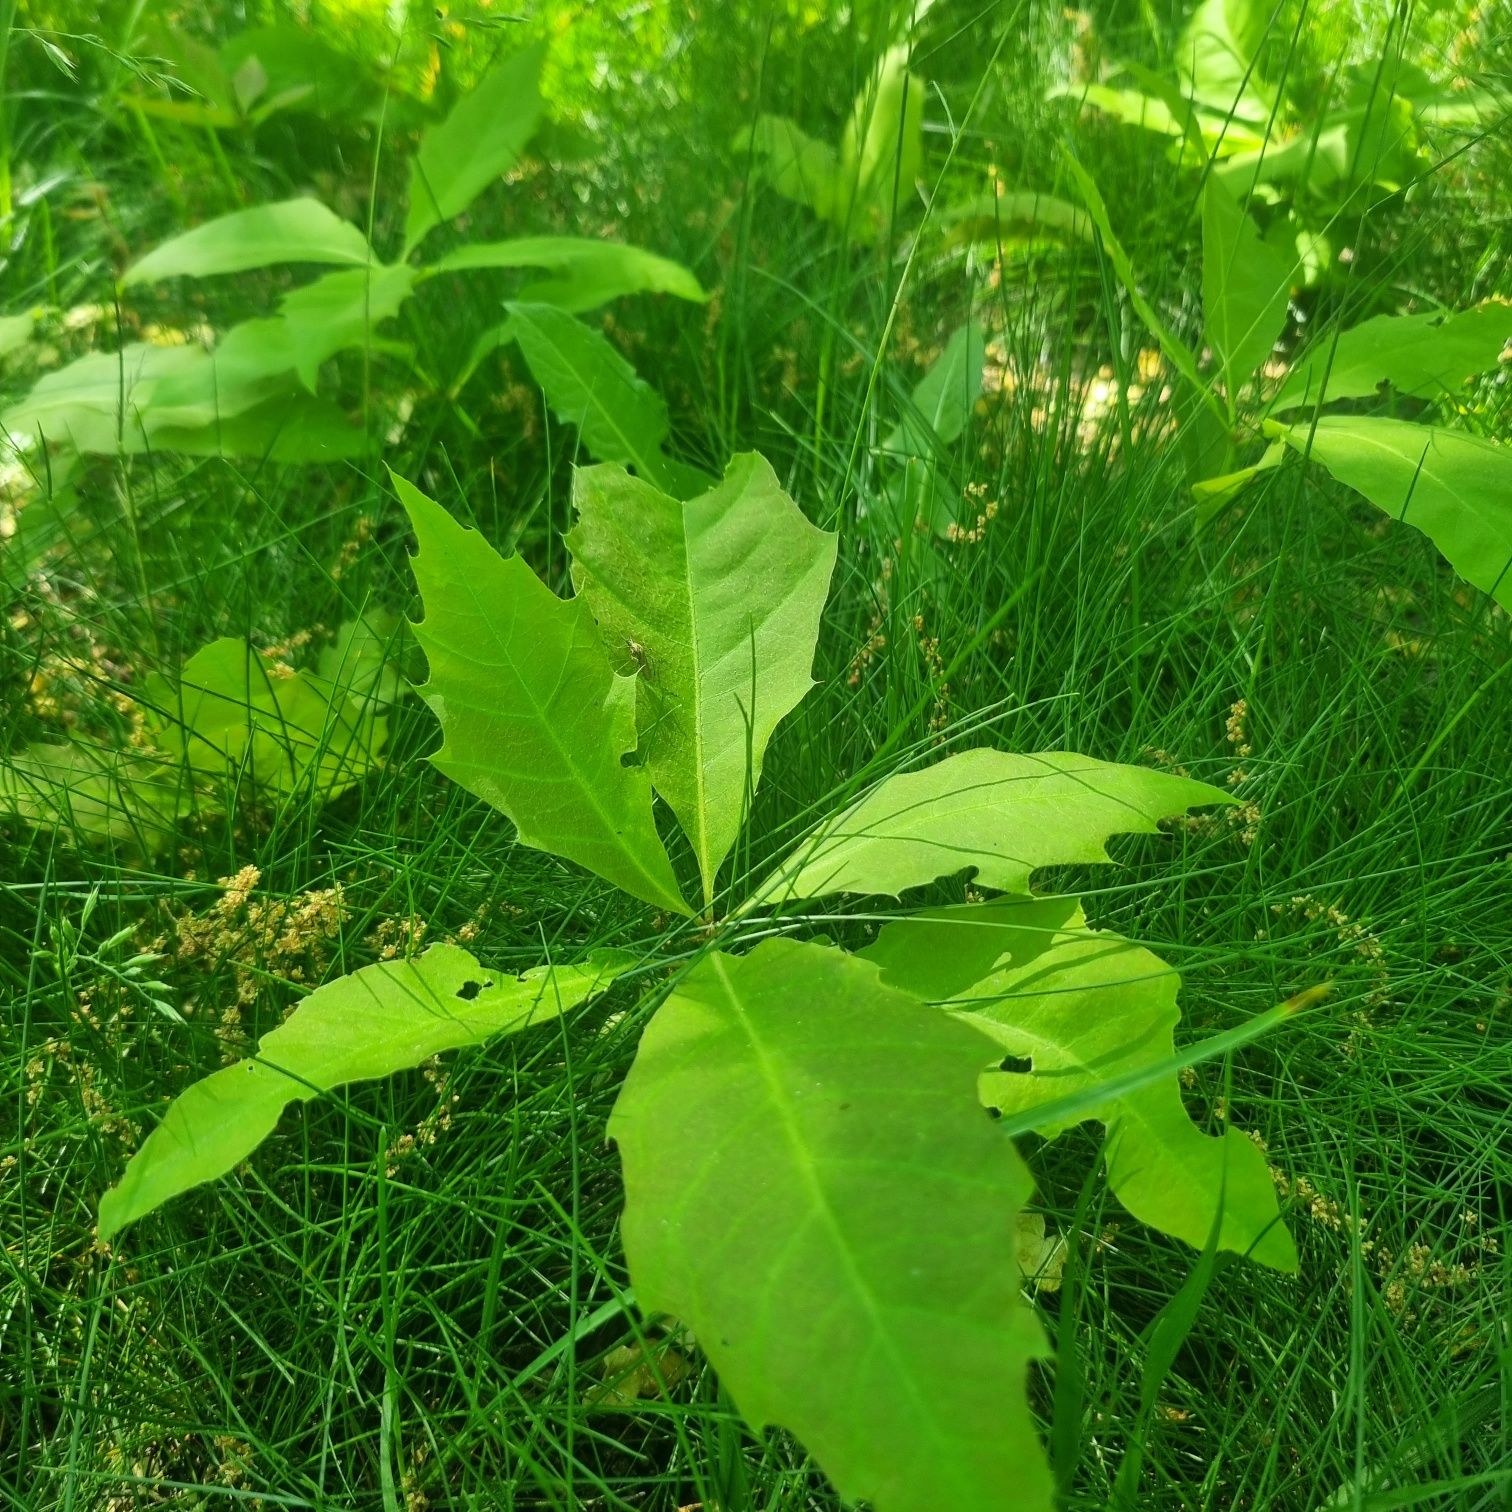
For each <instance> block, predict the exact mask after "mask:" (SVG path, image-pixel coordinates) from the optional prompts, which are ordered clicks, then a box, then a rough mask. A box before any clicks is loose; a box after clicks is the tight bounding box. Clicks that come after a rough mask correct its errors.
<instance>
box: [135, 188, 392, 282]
mask: <svg viewBox="0 0 1512 1512" xmlns="http://www.w3.org/2000/svg"><path fill="white" fill-rule="evenodd" d="M372 256H373V253H372V248H370V247H369V246H368V244H367V238H366V237H365V236H363V234H362V232H360V231H359V230H358V229H357V228H356V226H354V225H352V224H351V222H350V221H344V220H342V219H341V217H340V216H339V215H336V214H335V213H334V212H333V211H331V210H328V209H327V208H326V207H325V206H324V205H322V204H321V203H320V201H319V200H315V199H292V200H282V201H280V202H279V203H277V204H272V205H255V206H253V208H252V209H250V210H233V211H232V212H231V214H230V215H222V216H220V217H218V218H217V219H216V220H213V221H206V222H205V224H204V225H202V226H196V227H195V228H194V230H192V231H186V232H184V233H183V235H182V236H175V237H173V238H172V239H171V240H169V241H165V242H164V243H163V244H162V246H160V247H154V248H153V250H152V251H151V252H149V253H148V254H147V255H146V256H145V257H142V258H139V259H138V260H137V261H136V262H134V263H133V264H132V265H131V266H130V267H129V268H128V269H127V270H126V271H125V273H123V274H122V275H121V287H122V288H131V287H133V286H134V285H136V284H144V283H154V282H156V281H157V280H158V279H161V278H182V277H190V278H209V277H211V276H212V275H214V274H217V273H241V272H244V271H245V270H246V269H248V268H269V267H274V266H279V265H282V264H284V263H346V264H349V265H357V264H362V263H367V262H370V261H372Z"/></svg>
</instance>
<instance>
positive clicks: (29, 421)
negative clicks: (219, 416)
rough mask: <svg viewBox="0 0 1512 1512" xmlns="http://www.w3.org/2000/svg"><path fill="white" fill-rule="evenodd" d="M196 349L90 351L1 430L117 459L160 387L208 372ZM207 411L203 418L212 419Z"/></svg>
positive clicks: (12, 413) (47, 380)
mask: <svg viewBox="0 0 1512 1512" xmlns="http://www.w3.org/2000/svg"><path fill="white" fill-rule="evenodd" d="M205 361H206V358H205V352H204V350H203V349H202V348H200V347H198V346H153V345H150V344H148V343H146V342H132V343H131V344H130V345H128V346H126V347H123V348H122V349H121V350H120V351H119V352H88V353H86V354H85V355H84V356H83V357H80V358H78V359H77V360H76V361H74V362H70V363H69V364H68V365H67V366H66V367H61V368H58V369H57V370H56V371H55V372H51V373H47V374H45V375H44V376H43V377H42V378H40V379H39V380H38V381H37V383H36V384H35V386H34V387H33V388H32V391H31V392H30V393H29V394H28V395H27V396H26V397H25V398H24V399H22V400H20V401H19V402H18V403H16V404H13V405H11V406H10V407H9V408H8V409H7V410H6V411H5V412H4V413H3V414H0V426H3V427H4V429H5V430H6V431H7V432H8V433H9V434H10V435H11V436H13V437H15V438H16V439H17V440H18V442H22V443H24V442H27V441H36V440H38V439H39V438H40V439H41V440H43V441H45V442H48V443H51V444H53V445H61V444H65V443H66V444H67V445H69V446H71V447H72V448H73V449H74V450H75V451H79V452H100V453H105V454H111V455H113V454H114V453H115V452H116V451H117V450H118V449H119V448H120V446H121V445H122V444H123V443H124V445H125V446H126V448H127V449H130V448H131V447H132V445H133V444H134V441H135V439H136V438H138V437H139V436H140V434H141V419H142V416H143V415H144V414H145V413H146V412H148V411H149V410H150V408H151V406H152V402H153V398H154V396H155V394H156V393H157V392H158V390H159V389H160V388H162V387H163V386H164V385H165V384H166V383H168V382H169V381H170V380H172V379H176V378H179V377H181V376H183V375H186V374H190V373H193V374H195V375H200V374H203V372H204V371H205ZM214 414H215V410H214V409H213V408H211V409H209V410H208V411H206V412H205V413H203V414H201V415H200V416H199V417H198V418H200V419H202V420H203V419H211V418H213V417H214Z"/></svg>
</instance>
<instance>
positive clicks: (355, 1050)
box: [99, 945, 624, 1241]
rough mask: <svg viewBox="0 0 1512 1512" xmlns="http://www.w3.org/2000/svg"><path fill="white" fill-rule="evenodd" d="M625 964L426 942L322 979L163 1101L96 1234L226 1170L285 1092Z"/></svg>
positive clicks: (374, 1073) (456, 1038)
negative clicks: (247, 1042) (507, 959)
mask: <svg viewBox="0 0 1512 1512" xmlns="http://www.w3.org/2000/svg"><path fill="white" fill-rule="evenodd" d="M623 967H624V962H623V961H622V960H617V959H606V960H603V961H590V962H589V963H588V964H586V965H582V966H557V967H544V966H543V967H538V968H537V969H535V970H534V971H528V972H526V973H525V974H524V975H523V976H518V977H516V976H510V975H508V974H507V973H500V972H496V971H491V970H489V969H487V968H486V967H482V966H480V965H479V964H478V963H477V961H475V960H474V959H473V957H472V956H470V955H469V954H468V953H467V952H466V951H465V950H462V949H461V948H460V947H458V946H456V945H433V946H432V947H431V948H430V949H429V950H427V951H426V952H425V954H424V955H421V956H418V957H416V958H415V959H414V960H409V961H383V962H380V963H379V964H378V965H376V966H365V967H363V968H362V970H361V971H354V972H352V973H351V974H350V975H349V976H343V977H337V978H336V980H335V981H332V982H327V983H326V985H325V986H324V987H320V988H317V989H316V991H314V992H312V993H311V994H310V995H309V996H308V997H307V998H305V1000H304V1001H303V1002H302V1003H300V1005H299V1006H298V1007H297V1008H296V1009H295V1010H294V1011H293V1013H291V1014H290V1015H289V1016H288V1018H286V1019H285V1020H284V1021H283V1023H281V1024H280V1025H279V1026H278V1027H277V1028H276V1029H274V1030H272V1031H271V1032H270V1033H268V1034H265V1035H263V1037H262V1039H261V1040H260V1041H259V1042H258V1047H257V1054H256V1055H255V1056H254V1057H250V1058H248V1059H247V1060H243V1061H238V1062H237V1063H236V1064H235V1065H233V1066H226V1067H225V1068H224V1069H222V1070H220V1071H216V1072H214V1073H212V1074H211V1075H210V1076H207V1077H205V1079H204V1080H203V1081H199V1082H196V1083H195V1084H194V1085H193V1086H192V1087H190V1088H189V1089H188V1091H186V1092H184V1093H182V1094H180V1095H179V1096H178V1097H177V1098H176V1099H175V1100H174V1101H173V1102H172V1103H171V1104H170V1105H169V1107H168V1111H167V1112H166V1113H165V1114H164V1115H163V1121H162V1122H161V1123H160V1124H159V1125H158V1126H157V1127H156V1128H155V1129H154V1130H153V1131H152V1133H151V1134H149V1135H148V1136H147V1138H146V1139H145V1140H144V1141H143V1143H142V1147H141V1149H140V1150H138V1151H137V1152H136V1154H135V1155H133V1156H132V1157H131V1159H130V1161H128V1162H127V1165H126V1169H125V1171H124V1172H123V1173H122V1176H121V1180H120V1181H119V1183H117V1185H116V1186H114V1187H112V1188H111V1190H110V1191H109V1192H107V1193H106V1194H105V1196H104V1198H103V1199H102V1200H101V1202H100V1224H99V1230H100V1238H101V1239H102V1240H107V1241H108V1240H110V1239H112V1238H114V1236H115V1235H116V1234H118V1233H119V1232H120V1231H121V1230H122V1229H123V1228H125V1227H126V1225H127V1224H128V1223H134V1222H136V1220H137V1219H138V1218H141V1217H143V1216H144V1215H146V1214H147V1213H150V1212H152V1210H153V1209H154V1208H157V1207H161V1206H162V1204H163V1203H165V1202H167V1201H168V1199H169V1198H170V1197H176V1196H178V1194H179V1193H180V1192H186V1191H188V1190H189V1189H190V1188H191V1187H195V1186H198V1185H200V1183H202V1182H206V1181H213V1180H215V1178H216V1177H218V1176H224V1175H225V1174H226V1173H227V1172H228V1171H230V1170H232V1169H233V1168H234V1167H235V1166H236V1165H237V1164H238V1163H240V1162H241V1161H243V1160H245V1159H246V1158H247V1156H248V1155H250V1154H251V1153H252V1152H253V1150H255V1149H256V1148H257V1146H258V1145H260V1144H261V1143H262V1142H263V1140H264V1139H266V1138H267V1137H268V1135H269V1134H271V1133H272V1132H273V1129H274V1127H275V1125H276V1124H277V1123H278V1117H279V1114H280V1113H282V1112H283V1110H284V1109H285V1108H286V1107H287V1106H288V1105H289V1104H290V1103H292V1102H308V1101H310V1100H311V1099H312V1098H315V1097H318V1096H319V1095H320V1094H321V1093H323V1092H329V1091H331V1090H332V1089H334V1088H336V1087H340V1086H344V1085H346V1083H348V1082H354V1081H367V1080H371V1079H372V1078H373V1077H378V1076H389V1075H391V1074H392V1073H393V1072H395V1071H403V1070H406V1069H408V1068H409V1067H411V1066H418V1065H420V1064H421V1063H422V1062H423V1061H426V1060H429V1059H430V1057H431V1056H433V1055H438V1054H440V1053H441V1052H442V1051H443V1050H455V1049H457V1048H459V1047H460V1046H463V1045H478V1044H482V1043H483V1042H484V1041H485V1040H487V1039H490V1038H492V1037H493V1036H494V1035H497V1034H504V1033H512V1032H515V1031H518V1030H520V1029H524V1028H527V1027H528V1026H530V1025H532V1024H539V1023H542V1022H544V1021H545V1020H547V1019H552V1018H555V1017H557V1016H558V1015H560V1014H562V1013H564V1012H566V1011H567V1010H568V1009H569V1008H575V1007H576V1006H577V1005H578V1004H579V1003H581V1002H583V1001H584V1000H585V999H587V998H589V997H591V996H592V995H593V994H594V993H596V992H599V991H602V990H603V988H605V987H607V986H608V985H609V983H610V982H611V981H612V980H613V979H614V977H615V976H616V975H617V974H618V973H619V971H621V970H623Z"/></svg>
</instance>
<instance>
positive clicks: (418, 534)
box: [391, 317, 691, 914]
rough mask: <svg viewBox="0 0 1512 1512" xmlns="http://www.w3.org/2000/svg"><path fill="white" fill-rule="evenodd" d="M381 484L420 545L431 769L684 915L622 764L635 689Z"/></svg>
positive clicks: (581, 614) (480, 553)
mask: <svg viewBox="0 0 1512 1512" xmlns="http://www.w3.org/2000/svg"><path fill="white" fill-rule="evenodd" d="M563 318H564V319H570V317H563ZM391 476H393V481H394V487H395V488H396V489H397V490H398V493H399V497H400V499H401V501H402V502H403V504H404V507H405V509H406V510H407V511H408V512H409V517H410V524H411V526H412V527H413V529H414V532H415V538H416V540H417V542H418V543H419V553H418V555H417V556H416V557H415V558H414V562H413V565H414V570H415V581H416V583H417V584H418V585H419V588H420V593H421V596H422V598H423V599H424V601H425V619H424V620H423V621H422V622H421V623H420V624H418V625H416V626H415V638H416V640H418V641H419V643H420V646H421V649H422V650H423V651H424V652H425V655H426V658H427V659H428V661H429V662H430V678H429V681H428V682H426V684H425V686H424V687H423V688H422V689H421V692H422V693H423V694H424V697H425V701H426V702H427V703H428V704H429V705H430V706H431V708H432V709H433V710H434V711H435V713H436V717H437V718H438V719H439V720H440V722H441V730H442V734H443V735H444V736H445V742H444V744H443V745H442V747H441V749H440V750H439V751H438V752H436V754H435V755H434V756H433V757H432V758H431V760H432V761H434V762H435V764H436V766H437V767H439V768H440V769H441V770H442V771H443V772H445V773H446V774H447V776H449V777H451V778H452V779H453V780H454V781H456V782H458V783H460V784H461V785H462V786H463V787H465V788H466V789H467V790H468V791H469V792H470V793H475V794H477V796H478V797H480V798H482V799H484V800H485V801H486V802H488V803H491V804H492V805H493V806H494V807H495V808H496V809H498V810H499V811H500V812H501V813H503V814H505V815H507V816H508V817H509V818H510V819H511V820H513V821H514V824H515V827H516V829H517V830H518V831H519V837H520V841H521V843H522V844H524V845H528V846H531V847H533V848H534V849H536V850H544V851H550V852H552V853H554V854H555V855H559V856H565V857H567V859H568V860H571V861H576V862H577V863H578V864H579V865H580V866H586V867H587V868H588V869H589V870H590V871H592V872H596V873H597V874H598V875H599V876H601V877H604V878H605V879H607V880H608V881H610V882H613V883H614V884H615V885H616V886H617V887H622V888H624V890H625V891H626V892H628V893H632V894H633V895H634V896H635V897H637V898H641V899H644V900H645V901H646V902H648V903H652V904H655V905H656V906H657V907H658V908H666V909H670V910H671V911H672V912H674V913H680V914H686V913H689V912H690V911H691V910H690V909H689V908H688V905H687V904H686V903H685V902H684V901H683V899H682V896H681V894H680V893H679V892H678V888H677V879H676V878H675V877H674V876H673V874H672V863H671V862H670V861H669V860H668V858H667V852H666V848H665V846H663V844H662V842H661V837H660V836H659V835H658V834H657V832H656V823H655V820H654V818H653V816H652V810H651V779H650V777H649V775H648V774H647V772H646V769H645V767H644V766H626V765H624V762H623V758H624V757H625V756H627V755H628V754H629V753H630V752H631V751H633V750H634V749H635V745H636V735H635V680H634V679H633V678H630V677H621V676H620V675H619V674H618V673H616V672H615V670H614V668H613V667H612V666H611V665H610V662H609V658H608V656H607V654H606V653H605V651H604V647H603V644H602V642H601V641H600V639H599V635H598V631H597V630H596V629H595V627H594V624H593V618H592V616H591V615H590V613H589V612H588V605H587V603H586V602H584V601H583V600H581V599H573V600H571V601H564V600H562V599H559V598H557V597H556V595H555V594H554V593H552V592H551V590H550V589H548V588H547V587H546V586H545V584H543V583H542V582H541V581H540V580H539V579H538V578H537V577H536V576H535V574H534V573H533V572H531V570H530V569H529V568H528V567H527V566H526V565H525V564H524V563H523V562H522V561H521V560H520V559H519V557H502V556H500V555H499V553H498V552H497V551H495V550H494V549H493V547H492V546H490V545H489V544H488V542H487V541H485V540H484V539H483V537H482V536H481V535H479V534H478V532H477V531H475V530H467V529H464V528H463V527H462V526H461V525H459V524H458V523H457V522H456V521H455V520H453V519H452V518H451V516H450V515H448V514H447V513H446V511H445V510H444V509H442V508H441V506H440V505H439V504H437V503H436V502H435V501H434V500H432V499H428V498H427V497H426V496H425V495H424V494H422V493H421V492H420V491H419V490H418V489H417V488H415V487H414V486H413V485H412V484H410V483H407V482H405V480H404V479H403V478H400V477H398V476H397V475H391Z"/></svg>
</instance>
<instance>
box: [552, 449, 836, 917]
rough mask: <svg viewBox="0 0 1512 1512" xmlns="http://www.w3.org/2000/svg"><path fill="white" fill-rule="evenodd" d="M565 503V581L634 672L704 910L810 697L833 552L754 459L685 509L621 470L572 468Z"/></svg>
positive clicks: (736, 465)
mask: <svg viewBox="0 0 1512 1512" xmlns="http://www.w3.org/2000/svg"><path fill="white" fill-rule="evenodd" d="M573 503H574V505H575V507H576V510H577V525H576V526H575V528H574V529H573V530H572V532H571V533H570V534H569V535H568V537H567V547H568V549H569V550H570V551H571V552H572V556H573V579H574V581H575V583H576V585H577V590H578V593H579V595H580V596H581V597H582V598H583V599H585V600H586V601H587V604H588V607H589V608H590V609H591V610H592V611H593V616H594V618H595V619H596V620H597V621H598V623H599V628H600V630H601V631H602V632H603V635H604V637H605V641H606V643H607V645H608V648H609V653H610V656H611V657H612V658H613V659H614V660H615V661H617V662H618V663H619V664H620V666H621V670H623V671H625V672H627V673H635V672H637V671H638V672H639V678H638V680H637V684H636V687H637V722H638V724H639V727H640V731H641V737H640V741H641V744H640V748H641V750H642V751H643V752H644V753H645V762H646V768H647V770H648V771H649V772H650V774H651V783H652V786H653V787H655V789H656V791H657V792H658V793H660V794H661V796H662V797H663V798H664V799H666V801H667V804H668V806H669V807H670V808H671V810H672V812H673V813H674V814H675V815H676V816H677V819H678V822H679V823H680V824H681V825H682V827H683V830H684V831H685V833H686V834H687V836H688V838H689V839H690V840H691V841H692V843H693V851H694V854H695V855H696V856H697V858H698V866H699V872H700V874H701V876H702V879H703V890H704V900H705V902H706V903H708V902H710V901H712V899H713V896H714V879H715V874H716V873H717V872H718V870H719V867H720V863H721V862H722V861H723V860H724V858H725V857H726V856H727V855H728V854H729V852H730V847H731V846H733V845H734V843H735V837H736V835H737V834H738V833H739V830H740V825H741V821H742V819H743V818H744V816H745V811H746V805H747V798H748V795H749V794H750V793H754V792H755V790H756V785H757V783H758V782H760V780H761V764H762V758H763V756H764V755H765V753H766V748H767V742H768V741H769V740H770V739H771V737H772V732H773V730H775V729H776V727H777V725H778V724H779V723H780V722H781V720H783V719H784V718H785V717H786V716H787V715H788V714H789V713H790V712H791V711H792V710H793V709H794V708H795V707H796V706H797V704H798V703H799V701H800V700H801V699H802V698H803V697H804V696H805V694H807V692H808V690H809V689H810V688H811V687H812V686H813V685H814V680H813V676H812V670H813V664H814V647H815V645H816V643H817V641H818V637H819V618H820V615H821V614H822V613H823V610H824V601H825V599H826V597H827V596H828V593H829V582H830V576H831V574H832V573H833V571H834V567H835V543H836V538H835V536H834V535H832V534H830V533H828V532H826V531H822V530H819V529H816V528H815V527H814V526H813V525H811V524H809V522H808V521H807V520H806V519H805V518H804V517H803V512H802V511H801V510H800V509H799V508H798V506H797V505H796V504H795V503H794V502H793V501H792V499H790V498H789V497H788V496H787V494H786V493H784V492H783V490H782V485H781V484H780V483H779V482H778V481H777V477H776V475H775V474H774V473H773V471H772V469H771V467H770V466H769V465H768V464H767V462H766V461H765V460H764V459H763V458H761V457H759V456H756V455H755V454H753V453H747V454H746V455H744V456H740V457H736V458H735V460H734V461H733V462H731V463H730V466H729V467H728V468H727V469H726V472H725V476H724V481H723V482H722V483H720V484H719V485H718V487H716V488H713V489H711V490H710V491H709V492H708V493H705V494H702V495H701V496H700V497H698V498H696V499H694V500H692V501H691V502H690V503H688V504H680V503H678V502H677V500H675V499H672V498H669V497H668V496H667V495H666V494H664V493H662V492H661V491H660V490H659V489H657V488H655V487H653V486H652V485H651V484H649V483H646V482H644V481H642V480H640V479H637V478H632V477H630V476H629V474H628V473H626V472H625V470H624V469H623V468H621V467H588V468H579V469H578V471H577V474H576V478H575V481H574V484H573Z"/></svg>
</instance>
